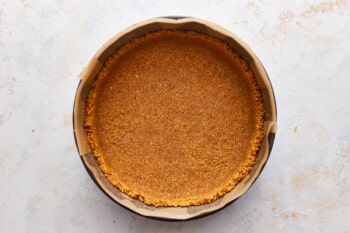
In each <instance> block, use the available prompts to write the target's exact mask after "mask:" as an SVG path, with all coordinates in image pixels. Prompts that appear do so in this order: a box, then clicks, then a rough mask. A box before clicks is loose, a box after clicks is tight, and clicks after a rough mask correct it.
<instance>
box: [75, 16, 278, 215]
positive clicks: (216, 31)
mask: <svg viewBox="0 0 350 233" xmlns="http://www.w3.org/2000/svg"><path fill="white" fill-rule="evenodd" d="M160 30H186V31H195V32H199V33H202V34H206V35H209V36H212V37H215V38H217V39H220V40H222V41H225V42H226V43H227V44H228V45H229V46H230V47H231V49H232V50H233V51H235V52H236V53H237V54H238V55H239V56H240V57H241V58H243V59H244V60H245V61H246V62H247V64H248V66H249V68H250V69H251V70H252V72H253V73H254V77H255V79H256V80H257V83H258V85H259V87H260V91H261V93H262V99H263V104H264V138H263V141H262V144H261V147H260V150H259V152H258V154H257V158H256V161H255V164H254V166H253V167H252V169H251V171H250V172H249V174H248V175H247V176H246V177H245V178H244V179H243V180H242V181H241V182H239V183H238V184H237V185H236V186H235V188H234V189H233V190H232V191H230V192H229V193H227V194H225V195H224V196H222V197H221V198H219V199H217V200H216V201H214V202H212V203H209V204H203V205H199V206H189V207H155V206H149V205H146V204H144V203H143V202H141V201H139V200H136V199H132V198H130V197H129V196H128V195H126V194H124V193H122V192H121V191H120V190H119V189H118V188H117V187H115V186H114V185H112V184H111V183H110V182H109V181H108V179H107V178H106V177H105V175H104V174H103V173H102V171H101V169H100V167H99V165H98V163H97V161H96V159H95V157H94V155H93V152H92V150H91V148H90V146H89V143H88V140H87V135H86V132H85V128H84V118H85V103H86V98H87V95H88V93H89V91H90V87H91V85H92V83H93V81H94V80H95V78H96V76H97V74H98V73H99V71H100V69H101V67H102V66H103V64H104V62H105V61H106V60H107V59H108V58H109V57H110V56H111V55H113V54H114V53H115V52H116V51H117V50H118V49H120V48H121V47H122V46H123V45H124V44H126V43H127V42H129V41H131V40H133V39H135V38H137V37H140V36H143V35H144V34H146V33H151V32H155V31H160ZM80 77H81V80H80V82H79V85H78V88H77V91H76V96H75V101H74V108H73V129H74V136H75V141H76V145H77V149H78V152H79V155H80V158H81V160H82V162H83V164H84V166H85V168H86V170H87V171H88V173H89V175H90V176H91V178H92V179H93V180H94V182H95V183H96V184H97V186H98V187H99V188H100V189H101V190H102V191H103V192H104V193H105V194H106V195H107V196H109V197H110V198H111V199H112V200H113V201H115V202H116V203H118V204H120V205H121V206H123V207H125V208H127V209H129V210H131V211H134V212H135V213H137V214H140V215H142V216H147V217H152V218H157V219H163V220H187V219H192V218H198V217H201V216H205V215H207V214H210V213H213V212H215V211H218V210H220V209H222V208H223V207H225V206H227V205H228V204H229V203H232V202H233V201H234V200H236V199H237V198H239V197H240V196H242V195H243V194H244V193H245V192H246V191H247V190H248V189H249V188H250V187H251V186H252V185H253V183H254V181H255V180H256V179H257V177H258V176H259V174H260V173H261V171H262V169H263V167H264V166H265V163H266V161H267V159H268V157H269V155H270V153H271V149H272V145H273V141H274V137H275V133H276V121H277V112H276V103H275V97H274V93H273V89H272V86H271V83H270V80H269V78H268V75H267V74H266V71H265V70H264V68H263V66H262V64H261V63H260V61H259V59H258V58H257V56H256V55H255V54H254V53H253V51H252V50H251V49H250V48H249V47H248V46H247V45H246V44H245V43H244V42H243V41H242V40H240V39H239V38H237V36H235V35H234V34H232V33H231V32H229V31H228V30H226V29H224V28H222V27H220V26H218V25H216V24H213V23H210V22H207V21H204V20H201V19H197V18H189V17H164V18H154V19H149V20H146V21H143V22H140V23H138V24H135V25H133V26H131V27H129V28H127V29H126V30H124V31H122V32H120V33H118V34H117V35H115V36H114V37H113V38H112V39H110V40H109V41H108V42H107V43H105V44H104V45H103V46H102V48H101V49H100V50H99V51H98V52H97V53H96V54H95V56H94V57H93V58H92V59H91V61H90V62H89V64H88V66H87V67H86V69H85V70H84V71H83V72H82V73H81V76H80Z"/></svg>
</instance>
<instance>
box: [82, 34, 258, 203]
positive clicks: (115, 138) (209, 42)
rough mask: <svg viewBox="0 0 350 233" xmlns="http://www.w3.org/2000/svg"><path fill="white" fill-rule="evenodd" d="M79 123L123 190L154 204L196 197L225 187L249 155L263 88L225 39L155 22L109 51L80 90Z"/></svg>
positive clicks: (203, 198) (239, 175) (247, 165)
mask: <svg viewBox="0 0 350 233" xmlns="http://www.w3.org/2000/svg"><path fill="white" fill-rule="evenodd" d="M85 128H86V131H87V135H88V140H89V144H90V146H91V148H92V150H93V152H94V155H95V157H96V158H97V161H98V163H99V165H100V167H101V169H102V171H103V172H104V174H105V175H106V176H107V178H108V179H109V180H110V182H111V183H113V184H114V185H115V186H116V187H118V188H119V189H120V190H121V191H122V192H124V193H126V194H128V195H129V196H130V197H132V198H137V199H139V200H141V201H143V202H144V203H146V204H149V205H154V206H190V205H200V204H204V203H209V202H212V201H214V200H216V199H217V198H219V197H221V196H222V195H224V194H226V193H227V192H229V191H231V190H232V189H233V188H234V186H235V185H236V184H237V183H238V182H239V181H241V180H242V179H243V178H244V177H245V176H246V175H247V174H248V172H249V171H250V169H251V167H252V166H253V165H254V162H255V158H256V154H257V151H258V150H259V147H260V144H261V141H262V136H263V105H262V98H261V94H260V91H259V88H258V86H257V83H256V81H255V79H254V77H253V73H252V72H251V71H250V70H249V69H248V66H247V64H246V63H245V62H244V61H243V60H242V59H240V58H239V57H238V56H237V55H236V54H235V53H234V52H233V51H232V50H231V49H230V48H229V47H228V46H227V45H226V44H225V43H223V42H221V41H219V40H217V39H214V38H212V37H209V36H205V35H202V34H199V33H195V32H183V31H160V32H156V33H151V34H148V35H146V36H144V37H140V38H137V39H135V40H133V41H132V42H130V43H128V44H126V45H125V46H123V47H122V48H121V49H120V50H119V51H117V52H116V53H115V54H114V55H113V56H112V57H111V58H109V59H108V60H107V62H106V63H105V64H104V66H103V68H102V69H101V71H100V73H99V75H98V78H97V79H96V81H95V82H94V84H93V86H92V88H91V91H90V93H89V96H88V100H87V108H86V118H85Z"/></svg>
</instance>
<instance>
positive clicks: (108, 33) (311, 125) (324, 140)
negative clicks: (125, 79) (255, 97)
mask: <svg viewBox="0 0 350 233" xmlns="http://www.w3.org/2000/svg"><path fill="white" fill-rule="evenodd" d="M167 15H184V16H194V17H198V18H202V19H206V20H209V21H212V22H214V23H217V24H219V25H221V26H223V27H226V28H227V29H228V30H230V31H232V32H233V33H235V34H236V35H237V36H238V37H240V38H241V39H243V40H244V41H245V42H246V43H247V44H248V45H249V46H250V47H251V48H252V49H253V51H254V52H255V53H256V54H257V55H258V57H259V58H260V59H261V61H262V63H263V64H264V66H265V68H266V70H267V73H268V74H269V76H270V79H271V82H272V85H273V87H274V90H275V95H276V100H277V108H278V131H277V136H276V140H275V144H274V148H273V151H272V154H271V157H270V159H269V161H268V163H267V165H266V167H265V169H264V171H263V172H262V174H261V176H260V177H259V178H258V180H257V182H256V183H255V184H254V185H253V187H252V188H251V189H250V190H249V191H248V192H247V193H246V194H245V195H244V196H243V197H242V198H240V199H239V200H237V201H236V202H234V203H233V204H231V205H230V206H228V207H227V208H225V209H223V210H222V211H219V212H217V213H215V214H213V215H210V216H208V217H205V218H201V219H197V220H193V221H187V222H163V221H157V220H151V219H147V218H144V217H141V216H138V215H136V214H134V213H131V212H130V211H128V210H125V209H124V208H122V207H120V206H119V205H117V204H115V203H114V202H112V201H111V200H110V199H109V198H107V197H106V196H105V195H104V194H103V193H102V192H101V191H100V190H99V189H98V188H97V187H96V185H95V184H94V183H93V182H92V180H91V179H90V177H89V176H88V174H87V172H86V171H85V169H84V168H83V165H82V163H81V161H80V158H79V156H78V153H77V150H76V148H75V142H74V137H73V130H72V107H73V100H74V95H75V91H76V87H77V84H78V82H79V78H78V75H79V73H80V72H81V71H82V70H83V68H84V67H85V66H86V65H87V63H88V61H89V60H90V58H91V57H92V56H93V55H94V53H95V52H96V51H97V50H98V49H99V48H100V47H101V45H102V44H103V43H104V42H106V41H107V40H108V39H110V38H111V37H112V36H113V35H114V34H116V33H117V32H119V31H120V30H122V29H124V28H126V27H128V26H130V25H131V24H134V23H136V22H139V21H142V20H145V19H148V18H152V17H156V16H167ZM349 25H350V1H346V0H336V1H335V0H329V1H325V0H324V1H272V0H270V1H258V0H252V1H230V0H216V1H203V0H202V1H199V0H196V1H182V0H177V1H159V0H150V1H140V0H133V1H112V0H89V1H77V0H73V1H68V0H56V1H55V0H47V1H44V0H42V1H39V0H38V1H35V0H34V1H29V0H21V1H19V0H0V139H1V143H0V187H1V188H0V190H1V191H0V232H2V233H7V232H18V233H19V232H208V233H209V232H350V221H349V216H350V91H349V90H350V26H349Z"/></svg>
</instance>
